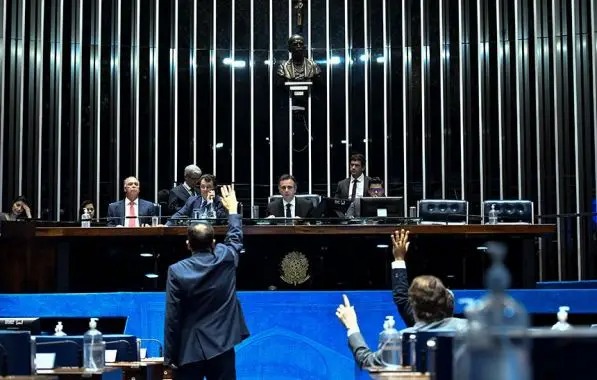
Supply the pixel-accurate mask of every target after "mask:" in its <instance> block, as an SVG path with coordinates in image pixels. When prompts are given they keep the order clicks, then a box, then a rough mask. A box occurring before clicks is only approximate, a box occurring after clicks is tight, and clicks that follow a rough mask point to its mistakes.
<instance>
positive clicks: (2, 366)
mask: <svg viewBox="0 0 597 380" xmlns="http://www.w3.org/2000/svg"><path fill="white" fill-rule="evenodd" d="M0 350H1V351H0V376H2V377H6V376H7V375H8V351H7V350H6V348H5V347H4V346H3V345H2V344H0Z"/></svg>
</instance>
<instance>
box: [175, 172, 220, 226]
mask: <svg viewBox="0 0 597 380" xmlns="http://www.w3.org/2000/svg"><path fill="white" fill-rule="evenodd" d="M199 183H200V185H199V189H200V190H201V193H200V194H199V195H194V196H192V197H189V199H187V202H186V203H185V204H184V206H182V208H181V209H180V210H178V211H177V212H176V213H175V214H174V215H172V217H171V218H170V220H168V222H167V223H166V225H167V226H172V225H173V224H174V223H175V222H176V219H180V218H183V217H187V218H192V217H193V216H194V215H193V211H194V210H197V211H198V212H199V217H200V218H206V219H211V218H218V219H224V218H226V217H227V215H228V214H227V213H226V209H225V208H224V205H223V204H222V197H220V196H219V195H217V194H216V190H215V189H216V177H214V176H213V175H211V174H203V175H202V176H201V179H200V180H199Z"/></svg>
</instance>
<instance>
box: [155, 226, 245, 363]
mask: <svg viewBox="0 0 597 380" xmlns="http://www.w3.org/2000/svg"><path fill="white" fill-rule="evenodd" d="M241 221H242V219H241V216H240V215H238V214H234V215H230V216H229V217H228V233H227V234H226V238H225V239H224V242H223V243H219V244H217V245H216V247H215V249H214V250H213V252H210V251H207V252H193V255H192V256H191V257H189V258H187V259H184V260H182V261H179V262H177V263H176V264H172V265H171V266H170V267H169V268H168V279H167V282H166V317H165V326H164V327H165V329H164V363H165V364H175V365H177V366H182V365H185V364H189V363H194V362H200V361H204V360H208V359H211V358H213V357H214V356H217V355H219V354H221V353H224V352H226V351H228V350H229V349H231V348H233V347H234V346H235V345H236V344H238V343H240V342H241V341H242V340H243V339H245V338H247V337H248V336H249V330H248V329H247V326H246V324H245V319H244V316H243V312H242V308H241V305H240V302H239V301H238V299H237V297H236V269H237V266H238V259H239V257H238V256H239V254H240V252H241V250H242V248H243V233H242V225H241V224H242V222H241Z"/></svg>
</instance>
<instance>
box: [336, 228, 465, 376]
mask: <svg viewBox="0 0 597 380" xmlns="http://www.w3.org/2000/svg"><path fill="white" fill-rule="evenodd" d="M392 243H393V248H392V253H393V255H394V259H395V260H394V262H393V263H392V296H393V298H394V302H395V303H396V305H397V306H398V311H399V312H400V316H401V317H402V318H403V319H404V322H405V323H406V325H407V326H412V327H409V328H406V329H404V330H402V332H403V333H404V332H417V331H433V330H444V331H445V330H460V329H464V328H466V326H467V323H466V320H465V319H461V318H453V317H452V315H453V313H454V295H453V294H452V292H450V291H449V290H448V289H447V288H446V287H445V286H444V284H443V283H442V282H441V280H440V279H439V278H437V277H434V276H418V277H416V278H415V279H414V280H413V283H412V284H411V286H410V287H409V286H408V278H407V274H406V266H404V257H405V255H406V252H407V251H408V246H409V245H410V243H409V242H408V231H404V230H400V231H395V232H394V234H393V235H392ZM401 261H402V264H401V265H400V262H401ZM343 298H344V303H343V304H342V305H340V306H338V309H337V310H336V316H337V317H338V319H340V321H341V322H342V324H344V326H345V327H346V329H347V330H348V331H347V335H348V344H349V346H350V348H351V350H352V353H353V355H354V358H355V361H356V362H357V364H358V365H359V366H360V367H361V368H364V367H379V366H383V363H382V361H381V350H377V351H372V350H371V349H370V348H369V346H367V343H366V342H365V338H363V335H362V334H361V332H360V329H359V325H358V323H357V315H356V312H355V310H354V306H351V305H350V301H349V300H348V297H346V295H344V296H343ZM413 324H414V326H413Z"/></svg>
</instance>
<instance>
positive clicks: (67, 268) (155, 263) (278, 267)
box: [0, 223, 555, 292]
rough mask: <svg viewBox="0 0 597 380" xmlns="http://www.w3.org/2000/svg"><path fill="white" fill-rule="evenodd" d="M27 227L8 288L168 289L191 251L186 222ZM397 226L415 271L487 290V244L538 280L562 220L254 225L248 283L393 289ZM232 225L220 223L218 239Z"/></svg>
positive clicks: (12, 247) (4, 257)
mask: <svg viewBox="0 0 597 380" xmlns="http://www.w3.org/2000/svg"><path fill="white" fill-rule="evenodd" d="M17 224H22V225H21V226H19V232H18V233H16V232H15V233H14V234H13V235H11V236H1V237H0V292H69V291H74V292H80V291H82V292H93V291H117V290H162V289H163V285H164V282H163V281H164V278H165V274H166V273H167V267H168V265H170V264H172V263H174V262H176V261H178V260H180V259H183V258H185V257H187V256H188V255H189V252H188V250H187V249H186V244H185V240H186V239H185V237H186V227H145V228H122V227H120V228H110V227H91V228H80V227H60V226H57V227H36V226H35V225H33V224H31V223H17ZM397 228H407V229H408V230H409V231H410V234H411V242H412V244H411V248H410V251H409V255H408V257H407V260H408V265H409V275H411V276H415V275H418V274H435V275H438V276H439V277H441V278H442V279H444V281H446V282H447V284H448V285H449V286H451V287H453V288H479V287H482V286H483V284H482V277H483V276H482V274H483V272H484V269H483V266H485V265H486V264H487V263H486V261H485V260H484V259H483V258H482V255H481V254H480V253H479V251H478V250H477V246H479V245H480V244H482V243H484V242H486V241H488V240H500V241H504V242H506V243H507V244H508V246H509V253H508V259H507V264H508V266H509V268H510V270H511V271H512V274H513V286H514V287H532V286H534V283H535V281H536V276H535V268H536V266H537V265H536V261H537V258H536V247H535V241H536V239H535V238H537V237H542V236H546V235H550V234H553V233H555V226H554V225H473V224H469V225H408V226H395V225H380V224H371V225H246V226H244V227H243V232H244V243H245V250H246V252H245V253H244V254H243V255H242V256H241V261H240V264H239V271H238V284H237V285H238V289H240V290H266V289H388V288H389V284H390V269H389V268H390V263H391V258H392V256H391V247H390V246H391V240H390V234H391V233H392V232H393V231H394V230H396V229H397ZM226 230H227V227H226V226H215V233H216V238H217V240H218V241H221V240H222V237H223V236H224V235H225V233H226ZM141 254H143V255H142V256H141ZM89 262H91V264H89ZM305 266H306V268H305ZM149 273H155V274H157V275H158V277H157V278H156V279H150V278H147V277H145V274H149Z"/></svg>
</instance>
